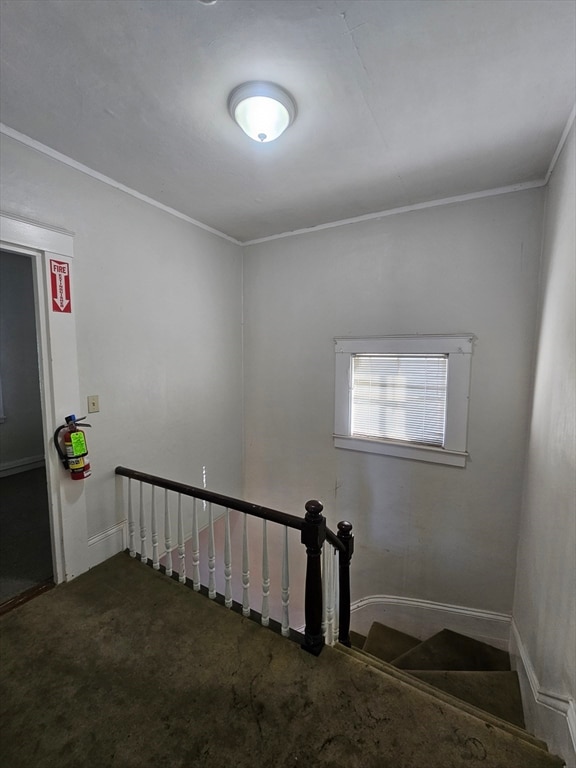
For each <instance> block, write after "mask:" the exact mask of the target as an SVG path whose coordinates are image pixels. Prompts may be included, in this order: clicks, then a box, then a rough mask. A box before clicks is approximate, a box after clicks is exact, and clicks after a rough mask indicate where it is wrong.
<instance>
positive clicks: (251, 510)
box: [114, 467, 344, 551]
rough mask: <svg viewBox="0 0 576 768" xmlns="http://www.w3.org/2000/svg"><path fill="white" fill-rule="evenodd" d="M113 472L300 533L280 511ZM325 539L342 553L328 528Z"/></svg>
mask: <svg viewBox="0 0 576 768" xmlns="http://www.w3.org/2000/svg"><path fill="white" fill-rule="evenodd" d="M114 471H115V473H116V474H117V475H122V476H123V477H129V478H132V480H139V481H140V482H141V483H148V484H149V485H155V486H157V487H158V488H164V489H165V490H168V491H174V492H175V493H181V494H183V495H184V496H191V497H193V498H195V499H200V500H201V501H207V502H210V503H212V504H218V506H220V507H226V508H227V509H235V510H237V511H238V512H245V513H246V514H247V515H252V516H253V517H258V518H260V519H261V520H271V521H272V522H274V523H279V524H280V525H287V526H288V528H295V529H296V530H297V531H301V530H302V526H303V525H304V520H303V518H301V517H296V515H290V514H288V513H287V512H280V510H278V509H272V508H271V507H261V506H260V505H259V504H251V503H250V502H249V501H243V500H242V499H236V498H234V497H233V496H225V495H224V494H221V493H214V491H208V490H207V489H206V488H196V487H195V486H193V485H188V484H187V483H178V482H176V480H167V479H166V478H165V477H158V476H157V475H150V474H148V473H147V472H139V471H138V470H137V469H128V467H116V469H115V470H114ZM326 539H327V540H328V541H329V542H330V544H331V545H332V546H333V547H334V548H335V549H338V550H340V551H344V547H343V545H342V542H341V541H340V539H339V538H338V537H337V536H336V534H335V533H333V532H332V531H331V530H330V529H329V528H327V529H326Z"/></svg>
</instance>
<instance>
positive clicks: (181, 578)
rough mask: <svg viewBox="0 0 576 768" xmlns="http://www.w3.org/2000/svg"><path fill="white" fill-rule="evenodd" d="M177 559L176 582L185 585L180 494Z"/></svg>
mask: <svg viewBox="0 0 576 768" xmlns="http://www.w3.org/2000/svg"><path fill="white" fill-rule="evenodd" d="M178 558H179V560H180V568H179V572H180V575H179V577H178V581H180V583H181V584H185V583H186V543H185V541H184V517H183V515H182V494H181V493H179V494H178Z"/></svg>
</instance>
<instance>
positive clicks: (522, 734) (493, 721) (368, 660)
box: [335, 644, 562, 766]
mask: <svg viewBox="0 0 576 768" xmlns="http://www.w3.org/2000/svg"><path fill="white" fill-rule="evenodd" d="M335 648H337V649H338V650H339V651H341V652H342V653H346V654H348V655H350V656H353V657H354V658H355V659H356V660H357V661H359V662H361V663H364V664H367V665H368V666H370V667H372V668H373V669H375V670H376V671H378V672H379V673H381V674H385V675H389V676H390V677H394V678H395V679H396V680H400V681H402V682H403V683H405V684H406V685H409V686H412V687H414V688H417V689H418V690H420V691H422V692H423V693H427V694H428V695H429V696H433V697H434V698H436V699H437V700H438V701H439V702H441V703H444V704H447V705H450V706H452V707H454V708H456V709H459V710H461V711H463V712H466V713H467V714H469V715H473V716H474V717H477V718H479V719H480V720H483V721H484V722H485V723H486V724H487V727H493V728H499V729H500V730H502V731H506V732H507V733H508V734H510V735H511V736H514V737H515V738H517V739H520V740H522V741H526V742H528V743H529V744H532V745H533V746H535V747H537V748H539V749H541V750H543V751H544V752H545V753H546V759H548V758H552V759H553V760H557V759H558V758H554V757H553V756H552V755H550V754H549V753H548V752H547V745H546V743H545V742H543V741H542V740H541V739H538V738H536V736H533V735H532V734H531V733H529V732H528V731H526V730H524V729H523V728H519V727H518V726H516V725H514V724H513V723H510V722H509V721H507V720H503V719H502V718H500V717H497V716H496V715H493V714H491V713H490V712H486V711H485V710H483V709H480V708H479V707H476V706H474V705H473V704H470V703H469V702H467V701H464V700H463V699H459V698H457V697H456V696H453V695H452V694H450V693H447V692H446V691H443V690H441V689H440V688H436V687H435V686H433V685H430V684H429V683H427V682H425V681H424V680H420V679H419V678H417V677H415V676H414V675H412V674H411V673H410V672H409V671H404V670H403V669H398V668H397V667H395V666H393V665H392V664H389V663H388V662H386V661H382V659H378V658H376V657H375V656H371V655H370V654H369V653H366V652H365V651H360V650H358V649H356V648H346V647H345V646H343V645H339V644H338V645H336V646H335ZM548 764H549V763H548V762H543V763H542V765H543V766H544V765H548ZM551 764H556V765H558V766H561V765H562V763H561V762H558V763H551Z"/></svg>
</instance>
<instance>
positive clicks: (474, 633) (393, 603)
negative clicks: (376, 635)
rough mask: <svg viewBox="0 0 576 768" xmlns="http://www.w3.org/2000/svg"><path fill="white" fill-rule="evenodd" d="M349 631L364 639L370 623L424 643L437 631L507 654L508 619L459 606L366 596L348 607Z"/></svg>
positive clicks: (492, 613) (429, 601)
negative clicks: (467, 637) (384, 625)
mask: <svg viewBox="0 0 576 768" xmlns="http://www.w3.org/2000/svg"><path fill="white" fill-rule="evenodd" d="M350 612H351V617H350V625H351V628H352V629H353V630H354V631H356V632H360V633H361V634H363V635H365V634H367V633H368V630H369V629H370V626H371V625H372V622H373V621H380V622H381V623H382V624H387V625H388V626H389V627H393V628H394V629H398V630H400V631H401V632H406V633H407V634H409V635H413V636H414V637H418V638H419V639H420V640H425V639H427V638H428V637H430V636H431V635H433V634H435V633H436V632H439V631H440V630H441V629H451V630H452V631H454V632H460V633H461V634H463V635H468V636H469V637H474V638H476V639H477V640H482V641H483V642H486V643H490V645H493V646H495V647H496V648H501V649H502V650H506V651H507V650H508V646H509V638H510V623H511V616H509V615H508V614H505V613H495V612H493V611H483V610H480V609H477V608H468V607H466V606H462V605H449V604H447V603H436V602H433V601H431V600H417V599H415V598H410V597H400V596H398V595H367V596H366V597H362V598H360V600H355V601H354V602H353V603H352V604H351V606H350Z"/></svg>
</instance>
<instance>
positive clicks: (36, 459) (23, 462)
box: [0, 454, 45, 477]
mask: <svg viewBox="0 0 576 768" xmlns="http://www.w3.org/2000/svg"><path fill="white" fill-rule="evenodd" d="M44 463H45V459H44V456H43V455H42V454H40V455H39V456H24V457H23V458H21V459H16V460H15V461H4V462H2V464H0V477H8V475H16V474H18V472H28V471H29V470H30V469H39V468H40V467H43V466H44Z"/></svg>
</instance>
